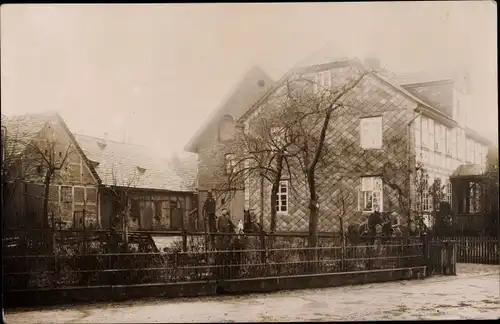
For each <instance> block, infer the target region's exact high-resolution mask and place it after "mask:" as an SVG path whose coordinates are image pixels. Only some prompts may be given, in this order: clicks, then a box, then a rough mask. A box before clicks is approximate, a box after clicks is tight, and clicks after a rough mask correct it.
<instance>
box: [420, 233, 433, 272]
mask: <svg viewBox="0 0 500 324" xmlns="http://www.w3.org/2000/svg"><path fill="white" fill-rule="evenodd" d="M421 239H422V248H423V249H424V251H423V252H424V253H423V255H424V266H425V275H426V276H429V275H430V274H429V272H430V271H429V270H430V269H429V268H430V264H431V262H430V257H429V239H428V236H427V233H424V234H422V236H421Z"/></svg>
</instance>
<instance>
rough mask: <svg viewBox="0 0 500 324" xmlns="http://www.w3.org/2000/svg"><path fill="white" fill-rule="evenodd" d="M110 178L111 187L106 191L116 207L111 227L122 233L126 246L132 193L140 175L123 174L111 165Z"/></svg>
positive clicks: (136, 173) (135, 173)
mask: <svg viewBox="0 0 500 324" xmlns="http://www.w3.org/2000/svg"><path fill="white" fill-rule="evenodd" d="M110 176H111V181H112V185H111V186H107V187H106V190H107V191H108V193H109V194H110V195H111V197H112V198H113V201H114V202H115V203H116V206H117V207H118V210H117V215H113V216H114V217H113V219H112V222H111V226H112V228H114V229H115V230H116V229H118V230H121V231H122V232H123V240H124V242H125V246H128V228H129V221H130V220H131V217H132V198H133V192H134V190H135V188H136V187H137V184H138V182H139V178H140V175H139V174H138V172H137V171H135V170H134V172H133V173H132V174H123V172H120V170H118V169H117V167H116V166H114V165H113V166H112V167H111V175H110ZM117 227H118V228H117Z"/></svg>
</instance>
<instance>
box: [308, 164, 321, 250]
mask: <svg viewBox="0 0 500 324" xmlns="http://www.w3.org/2000/svg"><path fill="white" fill-rule="evenodd" d="M307 178H308V184H309V246H310V247H316V246H317V236H318V233H317V231H318V216H319V209H318V197H317V195H316V181H315V178H314V171H313V170H309V171H308V172H307Z"/></svg>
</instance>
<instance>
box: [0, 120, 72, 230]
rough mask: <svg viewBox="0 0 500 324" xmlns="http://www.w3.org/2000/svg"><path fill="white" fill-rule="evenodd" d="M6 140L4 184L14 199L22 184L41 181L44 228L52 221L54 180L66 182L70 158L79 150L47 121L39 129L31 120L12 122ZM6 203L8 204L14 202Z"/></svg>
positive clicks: (9, 121)
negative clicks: (50, 210)
mask: <svg viewBox="0 0 500 324" xmlns="http://www.w3.org/2000/svg"><path fill="white" fill-rule="evenodd" d="M7 123H8V125H9V126H8V127H7V136H6V141H5V149H6V150H5V156H4V157H5V158H4V165H3V168H4V170H3V173H4V175H6V179H5V180H4V181H6V182H8V184H9V185H10V190H9V192H10V194H11V195H12V196H13V195H14V194H15V192H16V187H17V185H18V184H20V183H22V182H25V181H33V182H35V183H39V182H41V183H42V184H43V186H44V194H43V214H42V217H43V220H42V224H43V226H44V227H48V226H49V225H48V222H49V217H48V214H49V192H50V186H51V183H52V181H54V180H55V179H59V180H64V179H66V178H67V177H68V176H69V174H70V169H69V168H68V166H67V163H66V162H67V161H68V158H69V157H70V155H71V154H74V153H76V150H75V147H74V146H73V145H72V144H71V143H70V142H69V141H64V140H63V138H64V137H63V135H62V134H61V133H60V130H59V129H58V128H57V126H55V125H54V124H52V123H51V122H50V121H45V122H43V123H41V124H39V125H38V127H36V128H35V129H30V127H31V126H29V125H28V124H29V123H30V121H29V120H28V117H25V116H22V117H16V118H14V119H11V120H8V121H7ZM12 196H11V197H9V198H8V199H7V200H6V203H7V204H8V202H9V201H10V199H12Z"/></svg>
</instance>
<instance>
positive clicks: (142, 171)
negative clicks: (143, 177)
mask: <svg viewBox="0 0 500 324" xmlns="http://www.w3.org/2000/svg"><path fill="white" fill-rule="evenodd" d="M137 171H139V173H140V174H144V172H146V169H145V168H141V167H139V166H138V167H137Z"/></svg>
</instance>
